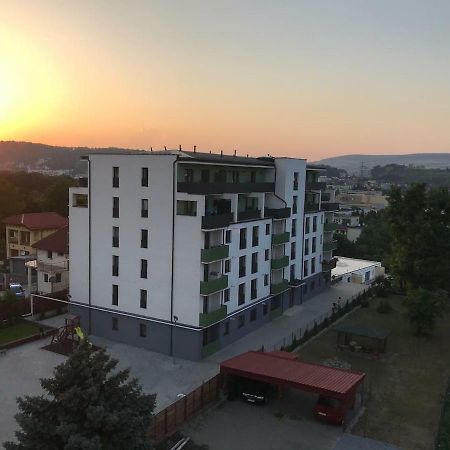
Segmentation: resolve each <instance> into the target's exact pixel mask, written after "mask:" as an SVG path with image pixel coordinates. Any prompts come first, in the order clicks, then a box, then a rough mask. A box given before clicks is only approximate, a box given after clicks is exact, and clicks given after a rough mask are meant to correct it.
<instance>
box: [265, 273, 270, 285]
mask: <svg viewBox="0 0 450 450" xmlns="http://www.w3.org/2000/svg"><path fill="white" fill-rule="evenodd" d="M268 285H269V274H267V273H266V274H265V275H264V286H268Z"/></svg>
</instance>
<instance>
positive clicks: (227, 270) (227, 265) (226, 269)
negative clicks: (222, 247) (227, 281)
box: [224, 259, 231, 273]
mask: <svg viewBox="0 0 450 450" xmlns="http://www.w3.org/2000/svg"><path fill="white" fill-rule="evenodd" d="M230 271H231V260H230V259H227V260H225V266H224V272H225V273H230Z"/></svg>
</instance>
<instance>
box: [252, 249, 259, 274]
mask: <svg viewBox="0 0 450 450" xmlns="http://www.w3.org/2000/svg"><path fill="white" fill-rule="evenodd" d="M256 272H258V253H257V252H256V253H252V273H256Z"/></svg>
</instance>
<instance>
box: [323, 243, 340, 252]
mask: <svg viewBox="0 0 450 450" xmlns="http://www.w3.org/2000/svg"><path fill="white" fill-rule="evenodd" d="M336 249H337V241H328V242H324V243H323V251H324V252H331V251H333V250H336Z"/></svg>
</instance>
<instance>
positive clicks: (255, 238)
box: [252, 226, 259, 247]
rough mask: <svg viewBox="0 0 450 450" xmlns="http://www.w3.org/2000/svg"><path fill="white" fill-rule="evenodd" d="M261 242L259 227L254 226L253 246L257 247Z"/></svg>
mask: <svg viewBox="0 0 450 450" xmlns="http://www.w3.org/2000/svg"><path fill="white" fill-rule="evenodd" d="M258 243H259V227H258V226H256V227H253V229H252V247H256V246H257V245H258Z"/></svg>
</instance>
